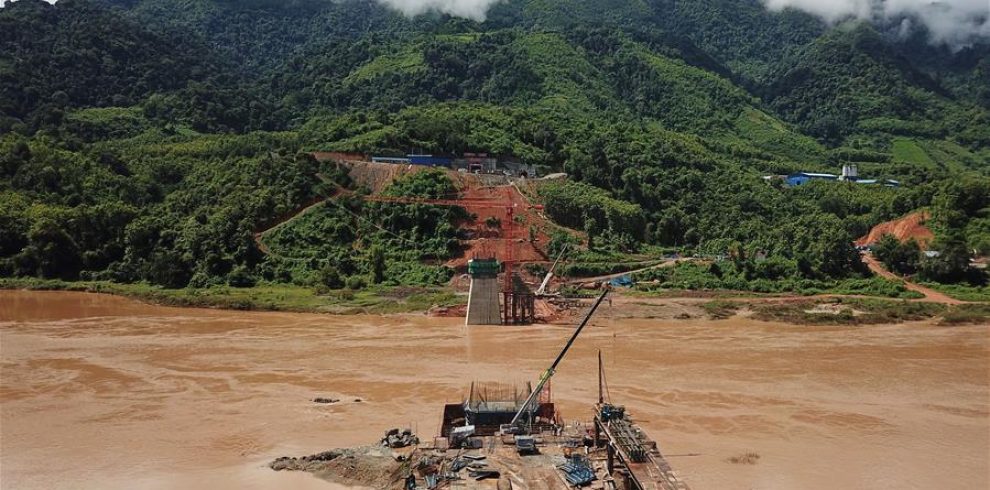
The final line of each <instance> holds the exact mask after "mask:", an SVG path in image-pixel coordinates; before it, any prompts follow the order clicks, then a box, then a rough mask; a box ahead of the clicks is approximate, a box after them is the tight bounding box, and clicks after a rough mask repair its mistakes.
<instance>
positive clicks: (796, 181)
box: [787, 172, 839, 187]
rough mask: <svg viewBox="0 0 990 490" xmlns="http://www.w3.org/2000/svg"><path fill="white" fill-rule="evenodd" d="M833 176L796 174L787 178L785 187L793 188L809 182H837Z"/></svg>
mask: <svg viewBox="0 0 990 490" xmlns="http://www.w3.org/2000/svg"><path fill="white" fill-rule="evenodd" d="M838 179H839V176H838V175H835V174H818V173H813V172H797V173H793V174H790V175H788V176H787V185H789V186H791V187H794V186H798V185H804V184H807V183H808V181H810V180H838Z"/></svg>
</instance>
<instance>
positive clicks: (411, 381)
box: [0, 291, 990, 490]
mask: <svg viewBox="0 0 990 490" xmlns="http://www.w3.org/2000/svg"><path fill="white" fill-rule="evenodd" d="M603 308H604V311H603V313H605V314H606V315H607V314H608V308H609V307H603ZM616 308H618V306H617V307H616ZM570 332H571V330H570V328H569V327H564V326H532V327H471V328H468V327H465V326H463V325H462V320H459V319H437V318H427V317H424V316H386V317H380V316H329V315H310V314H283V313H245V312H231V311H214V310H201V309H177V308H164V307H157V306H149V305H145V304H142V303H139V302H135V301H131V300H127V299H122V298H117V297H112V296H103V295H92V294H83V293H61V292H16V291H0V487H2V488H3V489H4V490H6V489H22V488H23V489H36V488H38V489H40V488H46V489H47V488H73V489H76V488H84V489H88V488H93V489H125V488H126V489H131V488H150V489H158V488H183V489H184V488H194V489H195V488H203V489H210V490H217V489H226V488H238V489H252V488H303V489H310V488H311V489H324V488H334V486H333V485H331V484H328V483H326V482H323V481H321V480H317V479H315V478H313V477H311V476H309V475H308V474H285V473H275V472H273V471H271V470H269V469H267V468H266V466H265V465H266V463H267V462H268V461H270V460H271V459H273V458H275V457H277V456H282V455H293V456H298V455H302V454H311V453H314V452H318V451H322V450H325V449H329V448H333V447H344V446H352V445H360V444H367V443H370V442H372V441H374V440H377V438H379V437H380V436H381V434H382V432H383V431H384V430H386V429H388V428H390V427H393V426H408V425H411V426H413V427H415V428H416V429H417V430H418V432H419V433H420V434H421V435H422V436H427V437H429V436H430V435H432V434H435V433H436V431H437V426H438V424H439V421H440V412H441V408H442V407H441V405H442V403H444V402H452V401H458V400H459V399H460V398H461V397H462V396H463V395H464V394H465V391H466V389H467V387H468V385H469V384H470V382H471V381H473V380H477V381H508V382H523V381H525V380H533V379H536V378H537V377H538V375H539V373H540V372H541V371H542V370H543V369H545V368H546V367H547V365H548V364H549V362H550V361H551V360H552V359H553V357H554V356H555V355H556V353H557V351H558V349H559V348H560V347H561V346H562V344H563V342H564V340H566V338H567V336H568V335H569V334H570ZM598 349H601V350H602V351H603V353H604V355H605V356H606V368H607V374H608V384H609V387H610V390H609V391H610V394H611V398H612V400H613V401H614V402H615V403H619V404H624V405H626V406H627V407H628V409H629V410H630V411H631V412H632V414H633V415H634V416H636V417H637V418H638V419H639V421H640V422H641V423H642V425H643V426H644V427H645V428H646V429H647V430H648V431H649V432H650V434H651V435H652V436H653V437H654V438H655V439H657V440H658V441H659V442H660V445H661V449H662V451H663V452H664V453H665V454H666V455H668V459H669V460H670V462H671V463H672V464H673V465H674V467H675V469H677V470H678V472H679V473H680V475H681V476H682V478H683V479H685V480H686V481H687V482H688V483H689V484H690V485H691V486H692V487H693V488H694V490H699V489H702V490H703V489H834V488H844V489H874V488H896V489H922V488H939V489H987V488H990V327H988V326H986V325H984V326H965V327H951V328H949V327H936V326H933V325H931V324H926V323H914V324H902V325H889V326H869V327H808V326H793V325H784V324H772V323H762V322H756V321H752V320H747V319H733V320H722V321H707V320H699V321H694V320H688V321H684V320H671V321H667V320H611V319H609V318H607V317H603V318H601V319H597V320H595V321H593V322H592V325H591V326H590V327H589V328H588V329H587V330H586V331H585V333H584V334H583V335H582V336H581V338H579V339H578V341H577V342H576V344H575V346H574V348H573V349H572V350H571V353H570V354H569V355H568V357H567V358H566V359H565V360H564V361H563V363H562V364H561V365H560V368H559V370H558V374H557V376H556V377H555V378H554V380H553V394H554V398H555V400H556V401H557V402H558V404H559V405H560V406H561V410H562V413H563V416H564V418H565V419H567V420H578V419H580V420H588V419H590V415H591V412H590V410H591V406H592V403H593V402H594V401H595V399H596V397H597V383H596V374H595V372H596V361H595V356H596V351H597V350H598ZM316 396H327V397H333V398H341V399H343V400H344V402H341V403H339V404H336V405H317V404H314V403H312V402H311V399H312V398H313V397H316ZM358 398H360V399H361V400H362V401H361V402H355V401H354V400H355V399H358ZM750 452H752V453H757V454H759V455H760V458H759V461H758V462H757V464H755V465H745V464H733V463H730V462H729V461H728V459H729V458H731V457H733V456H737V455H741V454H744V453H750Z"/></svg>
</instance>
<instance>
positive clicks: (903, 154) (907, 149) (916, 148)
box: [891, 138, 935, 166]
mask: <svg viewBox="0 0 990 490" xmlns="http://www.w3.org/2000/svg"><path fill="white" fill-rule="evenodd" d="M891 152H892V153H893V154H894V160H895V161H900V162H906V163H915V164H919V165H925V166H931V165H934V164H935V162H934V161H932V159H931V157H930V156H928V153H926V152H925V150H924V148H922V147H921V146H920V145H918V143H916V142H915V141H914V140H910V139H905V138H896V139H894V141H893V145H892V148H891Z"/></svg>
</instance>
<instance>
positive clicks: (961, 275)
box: [921, 234, 970, 283]
mask: <svg viewBox="0 0 990 490" xmlns="http://www.w3.org/2000/svg"><path fill="white" fill-rule="evenodd" d="M934 251H935V252H937V254H935V255H934V256H931V257H925V259H924V260H922V261H921V276H922V277H923V278H925V279H927V280H929V281H936V282H943V283H955V282H960V281H963V280H965V279H966V278H967V276H968V274H969V271H970V266H969V251H968V250H967V249H966V244H965V242H963V240H962V237H961V236H960V235H959V234H950V235H948V236H946V237H943V238H941V239H939V240H938V241H937V242H936V245H935V247H934Z"/></svg>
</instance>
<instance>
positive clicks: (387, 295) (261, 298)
mask: <svg viewBox="0 0 990 490" xmlns="http://www.w3.org/2000/svg"><path fill="white" fill-rule="evenodd" d="M0 289H28V290H39V291H40V290H45V291H82V292H90V293H105V294H115V295H118V296H126V297H128V298H134V299H138V300H142V301H147V302H149V303H154V304H160V305H166V306H183V307H202V308H222V309H231V310H259V311H292V312H314V313H335V314H390V313H421V312H425V311H426V310H429V309H430V308H432V307H433V306H455V305H459V304H463V303H464V302H465V299H464V298H462V297H459V296H457V295H455V294H454V293H452V292H449V291H445V290H442V289H440V288H427V287H422V288H409V287H385V286H382V287H375V288H369V289H365V290H360V291H351V290H346V289H344V290H333V291H327V292H325V293H324V294H319V293H318V292H317V291H316V290H314V289H312V288H306V287H301V286H293V285H286V284H260V285H258V286H255V287H251V288H232V287H226V286H218V287H210V288H202V289H195V288H185V289H165V288H161V287H158V286H151V285H148V284H118V283H112V282H103V281H73V282H69V281H58V280H45V279H32V278H17V279H0Z"/></svg>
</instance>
